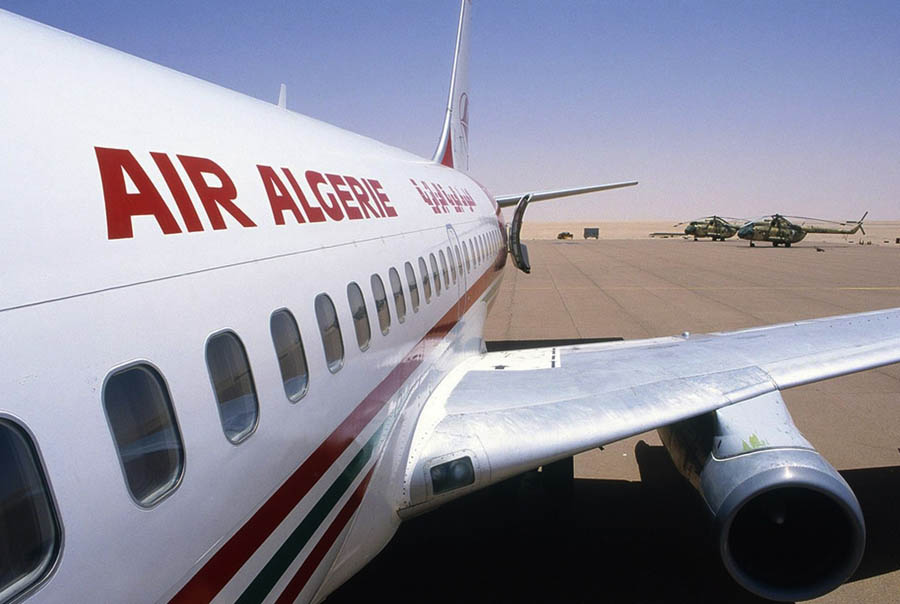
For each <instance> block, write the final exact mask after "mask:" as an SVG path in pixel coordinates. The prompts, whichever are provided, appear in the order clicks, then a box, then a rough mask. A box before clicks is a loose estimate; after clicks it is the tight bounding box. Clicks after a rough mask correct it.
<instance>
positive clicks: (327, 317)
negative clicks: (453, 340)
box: [316, 294, 344, 373]
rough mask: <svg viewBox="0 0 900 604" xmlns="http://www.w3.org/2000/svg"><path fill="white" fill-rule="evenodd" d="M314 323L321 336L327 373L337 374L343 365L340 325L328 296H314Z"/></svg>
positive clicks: (342, 343)
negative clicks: (315, 322) (317, 324)
mask: <svg viewBox="0 0 900 604" xmlns="http://www.w3.org/2000/svg"><path fill="white" fill-rule="evenodd" d="M316 321H318V323H319V333H321V334H322V347H323V348H324V349H325V361H326V362H327V363H328V371H330V372H331V373H337V372H338V370H339V369H340V368H341V366H342V365H343V364H344V342H343V341H342V340H341V325H340V323H338V318H337V312H335V310H334V304H333V303H332V301H331V298H329V297H328V294H319V295H318V296H316Z"/></svg>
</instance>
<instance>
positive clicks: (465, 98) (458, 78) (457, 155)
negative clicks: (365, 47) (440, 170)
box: [432, 0, 472, 171]
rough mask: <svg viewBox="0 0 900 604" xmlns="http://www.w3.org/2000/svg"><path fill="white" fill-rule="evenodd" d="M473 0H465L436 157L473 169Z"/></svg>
mask: <svg viewBox="0 0 900 604" xmlns="http://www.w3.org/2000/svg"><path fill="white" fill-rule="evenodd" d="M471 8H472V0H462V3H461V5H460V8H459V28H458V29H457V32H456V51H455V53H454V55H453V72H452V74H451V76H450V96H449V97H448V99H447V110H446V113H445V114H444V129H443V130H442V131H441V139H440V142H438V146H437V149H435V151H434V156H433V157H432V161H434V162H437V163H440V164H443V165H445V166H447V167H449V168H455V169H456V170H463V171H465V170H468V169H469V12H470V10H471Z"/></svg>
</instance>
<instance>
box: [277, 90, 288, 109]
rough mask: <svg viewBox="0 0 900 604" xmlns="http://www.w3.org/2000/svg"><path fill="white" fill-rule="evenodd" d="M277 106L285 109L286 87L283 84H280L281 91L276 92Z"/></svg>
mask: <svg viewBox="0 0 900 604" xmlns="http://www.w3.org/2000/svg"><path fill="white" fill-rule="evenodd" d="M278 106H279V107H281V108H282V109H287V86H286V85H285V84H282V85H281V90H279V91H278Z"/></svg>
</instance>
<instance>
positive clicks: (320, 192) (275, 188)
mask: <svg viewBox="0 0 900 604" xmlns="http://www.w3.org/2000/svg"><path fill="white" fill-rule="evenodd" d="M256 169H257V171H259V176H260V178H261V179H262V182H263V188H264V189H265V190H266V196H267V197H268V198H269V206H270V207H271V208H272V217H273V218H274V220H275V224H276V225H284V224H285V218H284V214H285V212H290V213H291V214H293V216H294V219H295V220H296V222H298V223H302V222H307V221H309V222H324V221H325V220H332V221H335V222H338V221H341V220H343V219H344V218H347V219H348V220H369V219H373V218H392V217H394V216H396V215H397V211H396V210H395V209H394V208H393V207H392V206H391V200H390V198H388V196H387V195H386V194H385V193H384V190H383V187H382V186H381V183H379V182H378V181H377V180H374V179H371V178H359V177H353V176H348V175H346V174H330V173H329V174H323V173H321V172H316V171H315V170H307V171H306V173H305V174H304V176H305V177H306V184H307V185H308V186H309V190H310V191H311V192H312V199H314V200H315V201H314V202H313V203H310V202H309V201H308V200H307V196H306V195H305V194H304V192H303V189H302V188H301V187H300V184H299V183H298V182H297V179H296V178H294V175H293V173H292V172H291V171H290V170H289V169H288V168H282V169H281V171H282V172H283V173H284V178H285V179H287V182H288V184H289V185H290V187H291V189H292V190H293V193H294V197H292V196H291V193H290V191H288V188H287V187H286V186H285V184H284V182H283V181H282V180H281V177H280V176H279V174H278V172H276V171H275V169H274V168H272V167H271V166H265V165H262V164H259V165H257V166H256ZM295 199H297V200H299V202H300V207H302V208H303V211H302V212H301V211H300V207H298V206H297V204H296V202H295ZM316 203H317V204H318V205H315V204H316Z"/></svg>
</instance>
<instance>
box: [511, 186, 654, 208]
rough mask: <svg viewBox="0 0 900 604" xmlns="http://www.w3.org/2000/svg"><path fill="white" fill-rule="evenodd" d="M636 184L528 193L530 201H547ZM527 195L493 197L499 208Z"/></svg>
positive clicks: (516, 201) (517, 201) (514, 202)
mask: <svg viewBox="0 0 900 604" xmlns="http://www.w3.org/2000/svg"><path fill="white" fill-rule="evenodd" d="M636 184H638V183H637V181H636V180H632V181H629V182H614V183H611V184H607V185H591V186H589V187H575V188H572V189H555V190H553V191H540V192H538V193H530V195H531V197H530V201H532V202H534V201H547V200H548V199H557V198H559V197H570V196H572V195H582V194H584V193H596V192H597V191H609V190H610V189H621V188H622V187H633V186H634V185H636ZM526 195H529V193H519V194H517V195H501V196H499V197H495V198H494V199H495V200H496V202H497V205H498V206H500V207H501V208H508V207H511V206H514V205H516V204H517V203H519V200H520V199H522V198H523V197H525V196H526Z"/></svg>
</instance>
